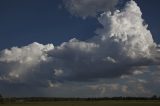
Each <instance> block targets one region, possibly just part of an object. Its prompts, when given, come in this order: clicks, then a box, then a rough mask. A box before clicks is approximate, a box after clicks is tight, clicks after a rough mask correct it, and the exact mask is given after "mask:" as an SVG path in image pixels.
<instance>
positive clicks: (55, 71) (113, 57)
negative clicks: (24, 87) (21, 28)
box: [0, 0, 160, 87]
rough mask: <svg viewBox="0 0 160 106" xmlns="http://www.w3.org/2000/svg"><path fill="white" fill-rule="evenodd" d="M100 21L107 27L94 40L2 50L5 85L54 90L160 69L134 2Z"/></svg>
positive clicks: (0, 58)
mask: <svg viewBox="0 0 160 106" xmlns="http://www.w3.org/2000/svg"><path fill="white" fill-rule="evenodd" d="M73 1H74V0H73ZM98 20H99V22H100V23H101V24H102V25H103V28H102V29H98V30H97V34H98V36H95V37H93V38H91V39H89V40H88V41H79V40H77V39H76V38H73V39H71V40H70V41H68V42H64V43H62V44H61V45H59V46H55V47H54V46H53V44H48V45H42V44H39V43H33V44H30V45H28V46H25V47H21V48H18V47H13V48H11V49H5V50H3V51H1V52H0V67H1V69H0V82H1V81H5V82H9V83H12V82H14V83H27V84H33V85H40V86H49V85H52V87H53V85H54V83H55V82H65V81H67V82H68V81H72V82H77V81H94V80H96V79H102V78H117V77H120V76H122V75H127V74H132V73H133V71H134V69H135V68H139V67H141V66H146V67H147V66H150V65H158V64H160V57H159V53H160V51H159V46H158V45H157V44H156V43H155V42H154V40H153V38H152V34H151V32H150V31H149V30H148V29H147V25H144V20H143V19H142V13H141V11H140V8H139V7H138V6H137V4H136V3H135V2H134V1H129V2H128V3H127V4H126V6H125V7H124V9H122V10H116V11H115V12H113V13H111V12H104V13H103V14H101V16H100V17H99V18H98ZM52 83H53V84H52Z"/></svg>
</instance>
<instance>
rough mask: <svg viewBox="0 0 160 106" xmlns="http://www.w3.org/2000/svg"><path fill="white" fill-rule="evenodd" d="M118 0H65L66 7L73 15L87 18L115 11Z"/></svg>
mask: <svg viewBox="0 0 160 106" xmlns="http://www.w3.org/2000/svg"><path fill="white" fill-rule="evenodd" d="M117 3H118V0H64V4H65V7H66V8H67V9H68V10H69V12H70V13H71V14H73V15H76V16H80V17H82V18H84V19H85V18H86V17H88V16H91V17H93V16H96V15H97V13H99V12H104V11H108V10H113V9H114V7H115V5H116V4H117Z"/></svg>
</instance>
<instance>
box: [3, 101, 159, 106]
mask: <svg viewBox="0 0 160 106" xmlns="http://www.w3.org/2000/svg"><path fill="white" fill-rule="evenodd" d="M0 106H160V101H159V102H158V101H57V102H36V103H12V104H11V103H5V104H0Z"/></svg>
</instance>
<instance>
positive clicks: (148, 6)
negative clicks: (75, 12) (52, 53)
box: [0, 0, 160, 50]
mask: <svg viewBox="0 0 160 106" xmlns="http://www.w3.org/2000/svg"><path fill="white" fill-rule="evenodd" d="M137 3H138V5H139V6H140V7H141V10H142V13H143V18H144V19H145V21H146V23H147V24H149V29H150V30H151V32H152V34H153V37H154V39H155V41H157V42H160V40H159V38H158V36H159V33H160V30H159V28H160V22H159V21H158V20H159V19H160V14H158V12H157V11H158V10H159V9H160V7H159V3H160V1H159V0H154V1H148V0H137ZM63 6H64V5H63V4H62V1H61V0H54V1H53V0H14V1H13V0H1V1H0V14H1V17H0V23H1V24H0V42H1V45H0V50H2V49H5V48H10V47H12V46H24V45H27V44H30V43H32V42H35V41H36V42H39V43H43V44H47V43H54V44H55V45H57V44H60V43H62V42H64V41H68V40H69V39H71V38H73V37H75V38H78V39H80V40H86V39H88V38H90V37H92V36H94V35H95V33H94V31H95V30H96V29H97V27H99V26H100V24H99V23H98V22H97V20H96V19H95V18H87V19H86V20H83V19H81V18H79V17H75V16H72V15H71V14H70V13H69V12H68V11H67V10H66V9H65V8H64V7H63ZM59 7H62V8H59Z"/></svg>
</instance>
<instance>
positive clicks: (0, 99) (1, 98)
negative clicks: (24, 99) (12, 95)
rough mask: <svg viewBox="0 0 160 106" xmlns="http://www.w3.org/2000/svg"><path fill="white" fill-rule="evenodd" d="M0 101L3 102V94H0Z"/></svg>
mask: <svg viewBox="0 0 160 106" xmlns="http://www.w3.org/2000/svg"><path fill="white" fill-rule="evenodd" d="M0 103H3V96H2V95H1V94H0Z"/></svg>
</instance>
